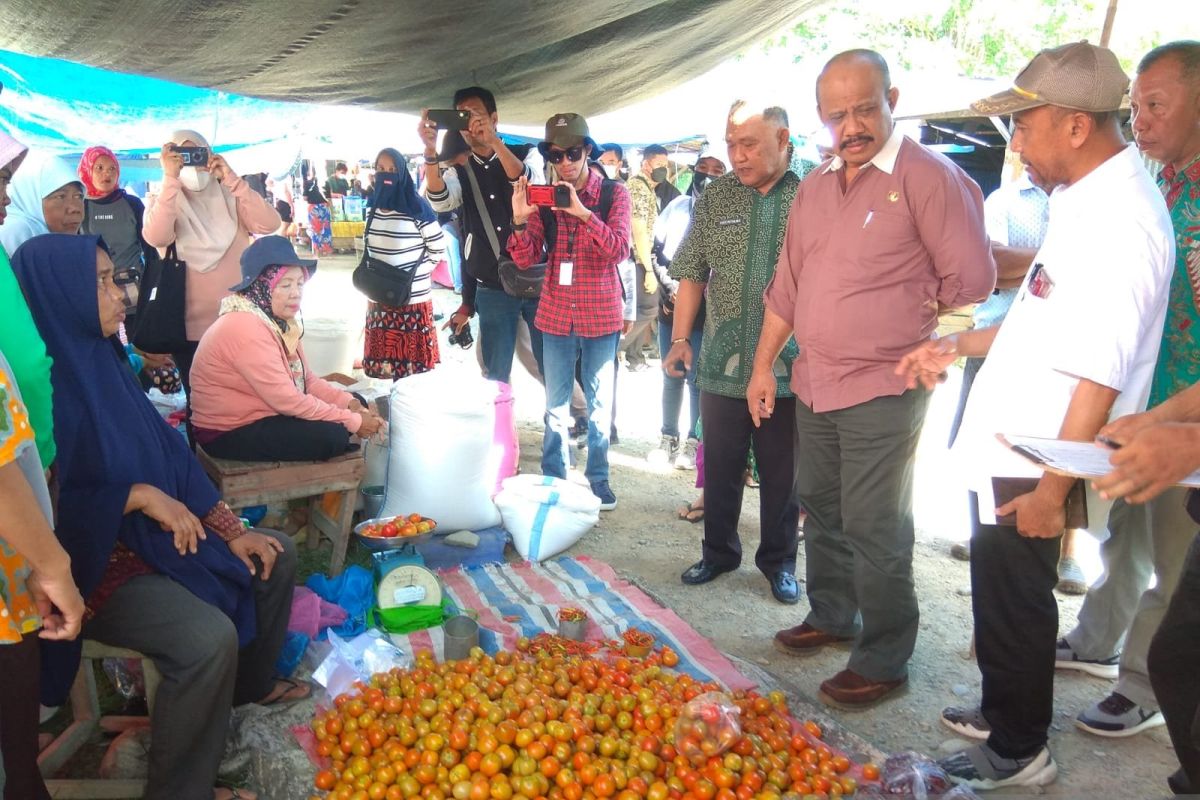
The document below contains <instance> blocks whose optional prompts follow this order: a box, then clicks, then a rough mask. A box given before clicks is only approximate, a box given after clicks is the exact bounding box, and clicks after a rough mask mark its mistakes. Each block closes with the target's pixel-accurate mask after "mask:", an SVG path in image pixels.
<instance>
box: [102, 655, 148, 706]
mask: <svg viewBox="0 0 1200 800" xmlns="http://www.w3.org/2000/svg"><path fill="white" fill-rule="evenodd" d="M103 663H104V674H105V675H107V676H108V679H109V681H111V682H112V685H113V688H114V689H116V691H117V694H119V695H121V697H123V698H125V701H126V702H129V701H130V700H132V699H133V698H135V697H144V696H145V695H146V679H145V676H143V675H142V662H141V661H140V660H139V659H136V658H106V659H104V662H103Z"/></svg>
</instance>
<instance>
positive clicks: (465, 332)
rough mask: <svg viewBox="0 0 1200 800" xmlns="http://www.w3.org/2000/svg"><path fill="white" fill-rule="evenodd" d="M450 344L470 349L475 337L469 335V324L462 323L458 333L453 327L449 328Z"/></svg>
mask: <svg viewBox="0 0 1200 800" xmlns="http://www.w3.org/2000/svg"><path fill="white" fill-rule="evenodd" d="M449 342H450V344H456V345H458V346H459V347H461V348H462V349H463V350H468V349H470V347H471V345H473V344H475V337H474V336H472V335H471V326H470V325H463V327H462V330H461V331H459V332H458V333H455V332H454V329H453V328H451V329H450V339H449Z"/></svg>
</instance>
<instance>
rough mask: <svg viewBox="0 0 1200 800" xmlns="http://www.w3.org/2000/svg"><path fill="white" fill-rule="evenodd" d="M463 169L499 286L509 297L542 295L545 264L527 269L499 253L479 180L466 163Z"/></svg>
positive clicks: (494, 228)
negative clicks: (498, 278) (477, 211)
mask: <svg viewBox="0 0 1200 800" xmlns="http://www.w3.org/2000/svg"><path fill="white" fill-rule="evenodd" d="M464 171H465V172H466V173H467V180H468V181H469V182H470V184H471V192H472V193H473V194H474V195H475V206H476V207H477V208H478V209H479V216H480V217H481V218H482V219H483V230H484V233H486V234H487V240H488V243H489V244H490V245H491V246H492V254H493V255H495V256H496V273H497V275H499V277H500V288H502V289H504V293H505V294H506V295H508V296H510V297H519V298H521V299H522V300H532V299H533V298H535V297H541V296H542V282H543V281H544V280H545V278H546V264H545V262H543V263H541V264H534V265H533V266H531V267H529V268H528V269H521V268H520V267H518V266H517V262H515V261H513V260H512V259H511V258H509V257H507V256H502V255H500V240H499V239H497V238H496V226H495V225H493V224H492V215H491V214H490V213H489V212H488V209H487V205H486V204H485V203H484V202H483V192H481V191H480V190H479V180H478V179H477V178H476V177H475V171H474V170H472V169H471V166H470V165H469V164H468V165H467V166H466V167H465V168H464Z"/></svg>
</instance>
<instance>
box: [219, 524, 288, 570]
mask: <svg viewBox="0 0 1200 800" xmlns="http://www.w3.org/2000/svg"><path fill="white" fill-rule="evenodd" d="M229 550H230V552H232V553H233V554H234V555H235V556H237V557H238V558H240V559H241V560H242V563H243V564H245V565H246V568H247V569H249V570H250V574H251V575H258V568H257V567H255V565H254V561H253V560H251V556H258V559H259V561H261V562H262V575H260V576H259V577H261V578H262V579H263V580H264V581H265V580H267V579H268V578H270V577H271V568H272V567H274V566H275V558H276V557H277V556H278V555H279V554H280V553H282V552H283V545H282V544H280V543H279V540H278V539H276V538H275V537H273V536H267V535H265V534H262V533H257V532H255V531H246V532H245V533H243V534H242V535H241V536H239V537H237V538H236V539H233V540H232V541H230V542H229Z"/></svg>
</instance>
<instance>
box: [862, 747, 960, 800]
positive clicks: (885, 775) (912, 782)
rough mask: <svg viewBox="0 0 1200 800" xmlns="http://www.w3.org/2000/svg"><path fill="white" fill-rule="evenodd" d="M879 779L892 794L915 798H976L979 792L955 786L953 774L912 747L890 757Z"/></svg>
mask: <svg viewBox="0 0 1200 800" xmlns="http://www.w3.org/2000/svg"><path fill="white" fill-rule="evenodd" d="M879 780H880V784H881V785H882V787H883V790H884V791H885V792H886V793H887V794H888V795H891V796H897V795H899V796H901V797H906V798H912V799H913V800H931V798H953V800H968V798H974V797H975V793H974V792H972V791H970V790H969V789H963V788H962V787H955V786H954V784H953V783H952V782H951V781H950V776H949V775H947V774H946V771H945V770H943V769H942V768H941V767H940V766H938V763H937V762H936V761H934V760H933V759H931V758H929V757H928V756H923V755H921V754H920V753H916V752H913V751H911V750H910V751H908V752H906V753H898V754H897V755H894V756H889V757H888V760H887V761H885V762H884V764H883V770H882V771H881V773H880V776H879ZM951 792H957V793H956V794H951Z"/></svg>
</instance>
